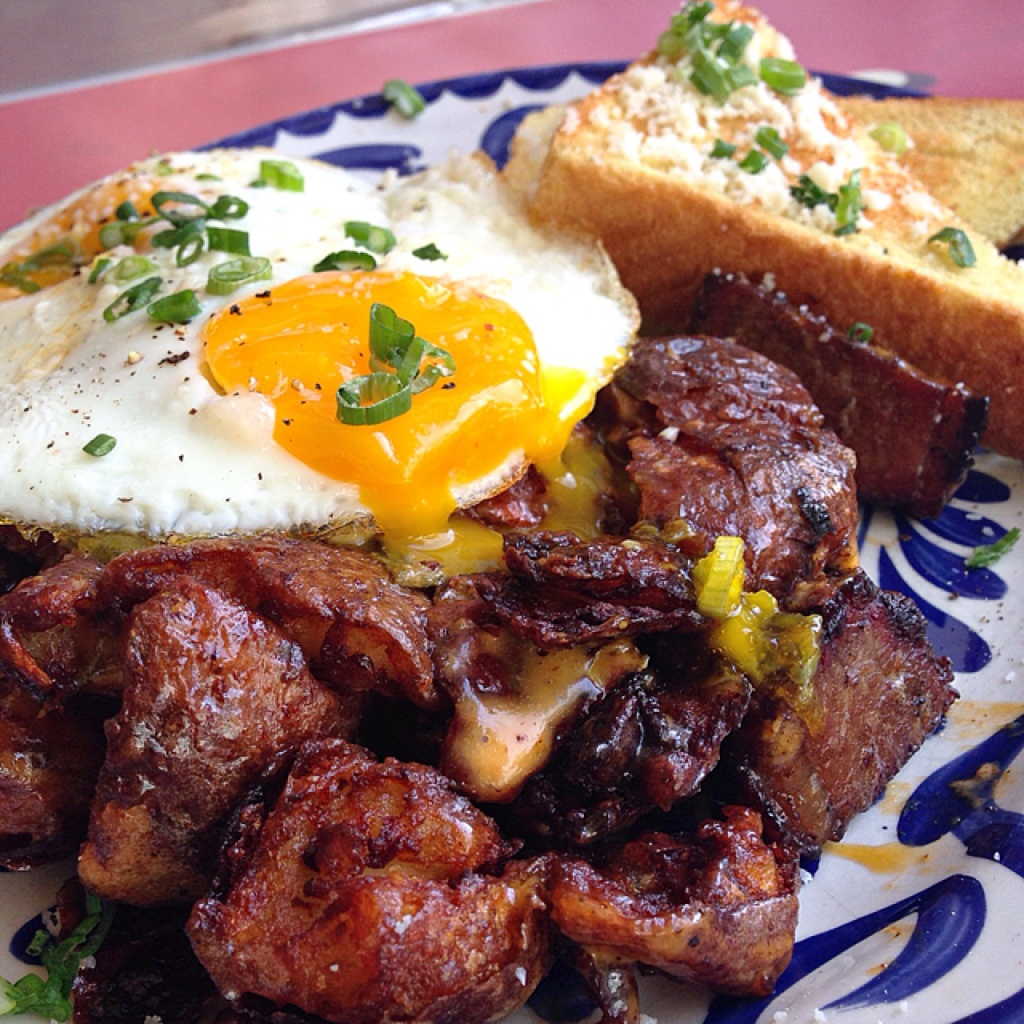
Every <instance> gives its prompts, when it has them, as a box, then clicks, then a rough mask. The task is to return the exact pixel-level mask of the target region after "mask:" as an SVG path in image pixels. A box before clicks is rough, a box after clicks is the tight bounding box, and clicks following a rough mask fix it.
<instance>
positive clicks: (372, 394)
mask: <svg viewBox="0 0 1024 1024" xmlns="http://www.w3.org/2000/svg"><path fill="white" fill-rule="evenodd" d="M369 341H370V373H368V374H364V375H363V376H361V377H356V378H354V379H353V380H350V381H347V382H346V383H345V384H343V385H342V386H341V387H340V388H338V392H337V406H338V409H337V415H338V419H339V420H340V421H341V422H342V423H344V424H346V425H347V426H370V425H375V424H378V423H384V422H385V421H387V420H390V419H394V418H395V417H396V416H401V415H402V414H403V413H405V412H408V411H409V409H411V408H412V397H413V395H415V394H419V393H420V392H421V391H425V390H426V389H427V388H429V387H431V386H433V384H435V383H436V382H437V380H438V379H439V378H441V377H449V376H451V375H452V374H453V373H454V372H455V360H454V359H452V356H451V353H450V352H447V351H446V350H445V349H443V348H438V346H436V345H432V344H431V343H430V342H429V341H426V340H424V339H423V338H420V337H417V335H416V330H415V328H414V327H413V325H412V323H410V321H408V320H403V319H402V317H400V316H399V315H398V314H397V313H396V312H395V311H394V310H393V309H392V308H391V307H390V306H386V305H384V304H383V303H380V302H375V303H374V304H373V305H372V306H371V307H370V334H369ZM424 360H431V362H429V363H427V364H426V365H423V362H424Z"/></svg>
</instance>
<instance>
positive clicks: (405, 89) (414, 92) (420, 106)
mask: <svg viewBox="0 0 1024 1024" xmlns="http://www.w3.org/2000/svg"><path fill="white" fill-rule="evenodd" d="M380 94H381V96H383V97H384V99H385V100H386V101H387V102H388V103H390V104H391V107H392V109H394V110H395V111H397V112H398V113H399V114H401V115H402V117H404V118H406V120H412V119H413V118H414V117H419V115H420V114H422V113H423V111H424V110H426V109H427V101H426V100H425V99H424V98H423V94H422V93H421V92H420V91H419V90H418V89H417V88H416V87H415V86H412V85H410V84H409V83H408V82H403V81H402V80H401V79H400V78H392V79H390V80H389V81H387V82H385V83H384V87H383V88H382V89H381V91H380Z"/></svg>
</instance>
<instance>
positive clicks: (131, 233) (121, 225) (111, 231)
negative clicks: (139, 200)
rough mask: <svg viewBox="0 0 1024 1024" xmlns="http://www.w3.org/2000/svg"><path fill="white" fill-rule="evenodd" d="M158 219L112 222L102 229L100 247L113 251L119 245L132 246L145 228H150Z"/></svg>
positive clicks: (148, 218)
mask: <svg viewBox="0 0 1024 1024" xmlns="http://www.w3.org/2000/svg"><path fill="white" fill-rule="evenodd" d="M157 219H158V218H156V217H147V218H145V220H124V221H111V222H110V223H109V224H104V225H103V226H102V227H101V228H100V245H101V246H102V247H103V248H104V249H113V248H114V246H117V245H132V244H134V242H135V239H136V238H137V237H138V235H139V232H140V231H142V229H143V228H145V227H149V225H150V224H153V223H155V222H156V220H157Z"/></svg>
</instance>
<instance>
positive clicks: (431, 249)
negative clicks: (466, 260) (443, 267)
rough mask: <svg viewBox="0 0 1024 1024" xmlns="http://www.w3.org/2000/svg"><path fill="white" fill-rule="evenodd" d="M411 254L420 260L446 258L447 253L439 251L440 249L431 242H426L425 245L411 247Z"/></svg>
mask: <svg viewBox="0 0 1024 1024" xmlns="http://www.w3.org/2000/svg"><path fill="white" fill-rule="evenodd" d="M412 254H413V256H415V257H416V258H417V259H421V260H446V259H448V254H447V253H443V252H441V250H440V249H438V247H437V246H436V245H434V243H433V242H427V244H426V245H421V246H420V247H419V248H418V249H413V251H412Z"/></svg>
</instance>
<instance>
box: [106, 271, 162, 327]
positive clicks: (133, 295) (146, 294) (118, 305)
mask: <svg viewBox="0 0 1024 1024" xmlns="http://www.w3.org/2000/svg"><path fill="white" fill-rule="evenodd" d="M159 290H160V278H159V277H147V278H146V280H145V281H140V282H139V283H138V284H134V285H132V286H131V288H128V289H127V290H125V291H123V292H121V294H120V295H118V297H117V298H116V299H114V301H113V302H112V303H111V304H110V305H109V306H107V308H106V309H105V310H103V319H104V320H106V321H107V323H113V322H114V321H115V320H120V319H121V317H123V316H127V314H129V313H134V312H135V310H137V309H141V308H142V307H143V306H144V305H145V304H146V303H147V302H149V301H150V299H152V298H153V296H154V295H156V293H157V292H158V291H159Z"/></svg>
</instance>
